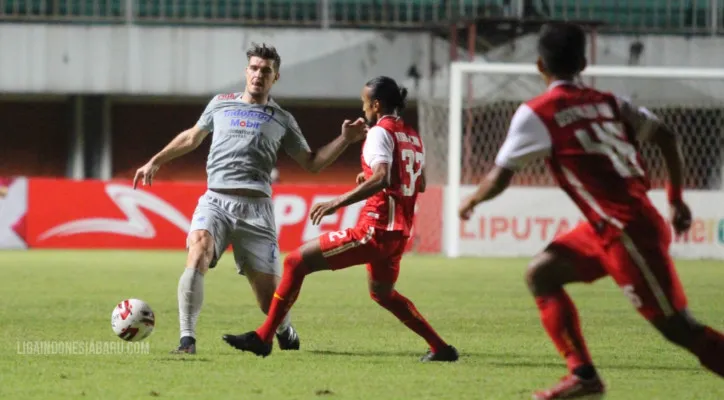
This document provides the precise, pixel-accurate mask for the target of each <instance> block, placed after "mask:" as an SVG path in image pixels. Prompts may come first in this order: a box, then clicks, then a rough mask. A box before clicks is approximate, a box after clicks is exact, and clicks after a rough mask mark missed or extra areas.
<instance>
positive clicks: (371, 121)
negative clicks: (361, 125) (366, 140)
mask: <svg viewBox="0 0 724 400" xmlns="http://www.w3.org/2000/svg"><path fill="white" fill-rule="evenodd" d="M365 124H367V126H368V127H370V128H371V127H373V126H375V125H377V117H376V116H374V117H372V118H367V116H365Z"/></svg>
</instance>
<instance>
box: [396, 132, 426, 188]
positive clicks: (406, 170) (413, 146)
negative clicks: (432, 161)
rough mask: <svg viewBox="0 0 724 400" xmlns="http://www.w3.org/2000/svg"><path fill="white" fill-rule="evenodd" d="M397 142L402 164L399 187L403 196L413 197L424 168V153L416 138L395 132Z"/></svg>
mask: <svg viewBox="0 0 724 400" xmlns="http://www.w3.org/2000/svg"><path fill="white" fill-rule="evenodd" d="M395 136H396V137H397V142H398V143H400V144H401V146H400V157H401V159H402V160H401V161H402V162H401V164H402V171H401V172H402V174H401V176H400V178H401V182H400V183H401V187H402V194H403V195H404V196H407V197H409V196H414V195H415V194H416V192H417V182H418V179H419V178H420V176H421V175H422V169H423V168H424V166H425V153H424V152H423V151H424V150H423V149H422V144H421V143H420V141H419V139H418V138H417V137H416V136H407V135H406V134H405V133H403V132H396V133H395Z"/></svg>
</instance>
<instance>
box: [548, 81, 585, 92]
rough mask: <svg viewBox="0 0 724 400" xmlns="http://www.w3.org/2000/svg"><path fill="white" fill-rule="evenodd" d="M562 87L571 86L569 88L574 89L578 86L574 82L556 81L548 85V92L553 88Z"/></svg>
mask: <svg viewBox="0 0 724 400" xmlns="http://www.w3.org/2000/svg"><path fill="white" fill-rule="evenodd" d="M563 85H571V86H576V87H577V86H578V84H577V83H576V82H574V81H564V80H558V81H553V82H551V84H550V85H548V90H551V89H553V88H555V87H558V86H563Z"/></svg>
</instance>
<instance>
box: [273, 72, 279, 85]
mask: <svg viewBox="0 0 724 400" xmlns="http://www.w3.org/2000/svg"><path fill="white" fill-rule="evenodd" d="M278 80H279V72H275V73H274V83H276V81H278Z"/></svg>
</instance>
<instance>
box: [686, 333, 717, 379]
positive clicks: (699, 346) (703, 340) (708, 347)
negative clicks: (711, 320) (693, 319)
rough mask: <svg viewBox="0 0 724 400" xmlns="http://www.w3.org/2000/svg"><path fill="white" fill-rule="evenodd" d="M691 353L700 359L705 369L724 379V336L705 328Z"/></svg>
mask: <svg viewBox="0 0 724 400" xmlns="http://www.w3.org/2000/svg"><path fill="white" fill-rule="evenodd" d="M691 351H692V352H693V353H694V354H695V355H696V356H697V357H699V362H700V363H701V365H702V366H703V367H704V368H706V369H708V370H709V371H711V372H713V373H715V374H717V375H719V376H721V377H723V378H724V335H722V334H721V333H719V332H717V331H715V330H714V329H711V328H709V327H708V326H707V327H704V331H703V332H702V334H701V336H700V337H699V339H698V340H697V341H696V342H695V343H694V345H693V346H692V348H691Z"/></svg>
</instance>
